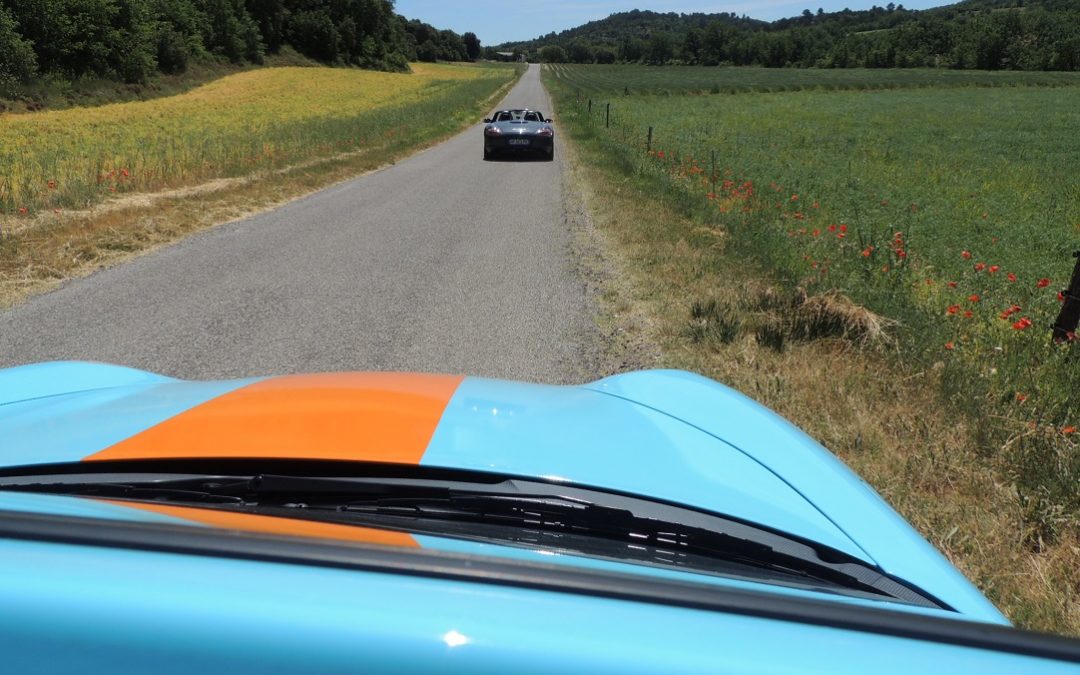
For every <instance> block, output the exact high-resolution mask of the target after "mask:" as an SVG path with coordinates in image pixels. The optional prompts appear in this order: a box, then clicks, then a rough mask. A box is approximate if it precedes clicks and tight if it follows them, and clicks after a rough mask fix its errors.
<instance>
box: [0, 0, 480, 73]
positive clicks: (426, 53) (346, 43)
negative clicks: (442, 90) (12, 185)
mask: <svg viewBox="0 0 1080 675" xmlns="http://www.w3.org/2000/svg"><path fill="white" fill-rule="evenodd" d="M286 46H288V47H292V48H293V49H295V50H296V51H298V52H300V53H301V54H303V55H305V56H308V57H310V58H312V59H315V60H318V61H321V62H323V63H327V64H334V65H353V66H359V67H363V68H375V69H380V70H393V71H404V70H407V69H408V62H409V61H416V60H420V61H435V60H449V61H468V60H475V59H476V58H477V57H478V56H479V55H480V52H481V49H480V41H479V40H478V39H477V37H476V35H475V34H473V33H465V34H464V35H458V34H457V33H455V32H453V31H450V30H439V29H437V28H435V27H433V26H430V25H428V24H426V23H423V22H421V21H417V20H411V21H410V20H408V19H406V18H405V17H402V16H400V15H398V14H396V13H395V12H394V4H393V2H392V0H2V2H0V86H3V85H5V84H11V83H20V82H21V83H25V82H30V81H33V80H34V79H35V78H38V77H41V76H46V75H47V76H54V77H61V78H67V79H74V78H80V77H87V76H89V77H103V78H111V79H119V80H123V81H126V82H142V81H145V80H147V79H148V78H150V77H152V76H154V75H155V74H157V73H179V72H183V71H184V70H186V69H187V67H188V65H189V64H190V63H192V62H197V61H199V60H227V61H231V62H233V63H244V62H249V63H262V61H263V59H264V57H265V56H266V55H267V54H275V53H278V52H279V51H280V50H281V49H282V48H283V47H286Z"/></svg>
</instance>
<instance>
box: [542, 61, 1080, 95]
mask: <svg viewBox="0 0 1080 675" xmlns="http://www.w3.org/2000/svg"><path fill="white" fill-rule="evenodd" d="M551 74H552V78H553V80H555V81H565V82H566V84H567V85H568V87H569V88H571V89H573V90H576V91H579V92H582V93H586V94H588V95H591V96H615V95H619V94H622V95H624V96H625V95H638V94H658V95H671V94H676V95H678V94H720V93H745V92H783V91H801V90H807V89H823V90H835V89H858V90H871V89H911V88H916V87H932V88H942V87H1010V86H1021V87H1031V86H1044V87H1061V86H1075V85H1078V84H1080V73H1071V72H1061V73H1052V72H1051V73H1044V72H1011V71H995V72H989V71H972V70H926V69H904V68H889V69H878V70H866V69H861V68H833V69H828V70H814V69H800V68H757V67H745V68H701V67H698V66H670V67H665V68H657V67H655V66H639V65H617V66H616V65H612V66H602V67H599V68H598V67H595V66H580V65H559V66H555V67H554V69H553V71H552V73H551Z"/></svg>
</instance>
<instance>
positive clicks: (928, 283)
mask: <svg viewBox="0 0 1080 675" xmlns="http://www.w3.org/2000/svg"><path fill="white" fill-rule="evenodd" d="M926 285H927V286H933V285H934V280H933V279H927V280H926Z"/></svg>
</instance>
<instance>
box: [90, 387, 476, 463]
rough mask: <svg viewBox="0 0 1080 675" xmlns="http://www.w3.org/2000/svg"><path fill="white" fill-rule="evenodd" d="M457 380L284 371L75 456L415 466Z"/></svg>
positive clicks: (452, 393)
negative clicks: (351, 462) (284, 372)
mask: <svg viewBox="0 0 1080 675" xmlns="http://www.w3.org/2000/svg"><path fill="white" fill-rule="evenodd" d="M463 379H464V377H462V376H457V375H420V374H415V373H321V374H312V375H286V376H283V377H275V378H270V379H267V380H261V381H259V382H255V383H252V384H250V385H247V386H245V387H241V388H240V389H236V390H235V391H232V392H229V393H227V394H224V395H222V396H219V397H218V398H215V399H211V400H210V401H207V402H206V403H203V404H201V405H198V406H195V407H194V408H192V409H190V410H188V411H185V412H183V413H180V414H179V415H177V416H175V417H172V418H170V419H168V420H165V421H164V422H162V423H160V424H158V425H156V426H153V427H150V428H149V429H147V430H145V431H142V432H140V433H138V434H135V435H134V436H132V437H130V438H127V439H125V440H123V441H120V442H119V443H117V444H115V445H113V446H111V447H108V448H105V449H104V450H102V451H100V452H97V453H95V454H93V455H90V456H88V457H85V458H84V461H96V460H113V459H179V458H210V457H213V458H267V459H270V458H274V459H325V460H354V461H368V462H391V463H399V464H418V463H419V462H420V458H421V457H423V455H424V451H425V450H426V449H427V446H428V443H429V442H430V441H431V436H432V435H433V434H434V433H435V427H436V425H438V423H439V419H440V418H441V417H442V413H443V410H445V409H446V405H447V403H449V401H450V397H451V396H453V395H454V391H455V390H456V389H457V387H458V385H459V384H461V381H462V380H463Z"/></svg>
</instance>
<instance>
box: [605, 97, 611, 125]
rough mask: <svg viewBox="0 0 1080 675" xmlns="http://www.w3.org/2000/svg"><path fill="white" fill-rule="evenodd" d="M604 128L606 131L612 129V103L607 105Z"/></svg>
mask: <svg viewBox="0 0 1080 675" xmlns="http://www.w3.org/2000/svg"><path fill="white" fill-rule="evenodd" d="M604 128H605V129H609V128H611V104H610V103H608V104H607V107H606V109H605V110H604Z"/></svg>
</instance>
